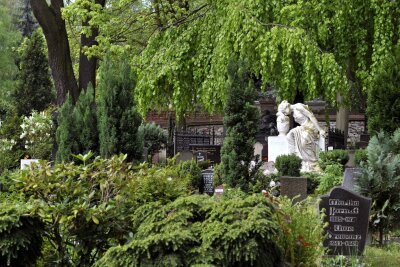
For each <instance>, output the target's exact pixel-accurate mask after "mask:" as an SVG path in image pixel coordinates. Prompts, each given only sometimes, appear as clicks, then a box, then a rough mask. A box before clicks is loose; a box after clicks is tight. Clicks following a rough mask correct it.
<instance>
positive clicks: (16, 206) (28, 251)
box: [0, 192, 44, 266]
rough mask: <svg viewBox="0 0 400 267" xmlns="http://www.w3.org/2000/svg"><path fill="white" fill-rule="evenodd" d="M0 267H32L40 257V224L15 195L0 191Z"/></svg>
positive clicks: (20, 196) (42, 225)
mask: <svg viewBox="0 0 400 267" xmlns="http://www.w3.org/2000/svg"><path fill="white" fill-rule="evenodd" d="M0 203H1V205H0V248H1V250H0V251H1V253H0V266H35V262H36V260H37V259H38V257H39V256H40V255H41V248H42V244H43V233H44V223H43V222H42V221H41V220H40V218H39V217H38V216H35V215H33V216H32V215H30V207H29V204H28V203H26V202H25V200H24V198H23V196H22V195H20V194H18V193H11V194H7V193H1V192H0Z"/></svg>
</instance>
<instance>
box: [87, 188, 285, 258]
mask: <svg viewBox="0 0 400 267" xmlns="http://www.w3.org/2000/svg"><path fill="white" fill-rule="evenodd" d="M235 191H236V190H235ZM242 194H243V193H242ZM273 212H274V211H273V208H272V205H271V203H270V202H269V201H268V200H267V199H266V198H264V197H262V196H261V195H258V196H255V195H254V196H247V197H244V198H243V195H241V196H240V197H239V196H236V195H235V194H233V195H232V197H231V198H223V199H222V200H221V201H218V200H216V199H214V198H210V197H208V196H205V195H194V196H189V197H184V198H179V199H177V200H176V201H174V202H172V203H170V204H167V205H164V206H163V205H160V204H159V203H158V202H155V203H150V204H148V205H145V206H142V207H140V208H139V209H138V210H136V212H135V214H134V216H133V225H134V232H135V234H134V236H133V238H132V240H131V241H130V242H129V243H127V244H126V245H123V246H117V247H113V248H111V249H109V250H108V251H107V253H106V254H105V255H104V256H103V258H102V259H100V260H99V261H98V262H97V263H96V264H95V265H94V266H194V265H196V264H202V265H203V266H204V265H208V266H210V265H211V266H281V265H282V259H281V252H280V250H279V248H278V246H277V245H276V244H275V242H274V241H273V238H274V237H275V235H276V234H277V233H278V226H277V224H276V223H275V222H274V221H273V220H272V215H273Z"/></svg>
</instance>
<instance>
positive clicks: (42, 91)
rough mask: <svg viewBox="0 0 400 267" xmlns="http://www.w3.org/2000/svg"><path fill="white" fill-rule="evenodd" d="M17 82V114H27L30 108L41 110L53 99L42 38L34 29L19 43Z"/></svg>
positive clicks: (15, 96)
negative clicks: (30, 34)
mask: <svg viewBox="0 0 400 267" xmlns="http://www.w3.org/2000/svg"><path fill="white" fill-rule="evenodd" d="M20 49H21V55H20V56H21V58H20V74H19V84H18V87H17V89H16V91H15V93H14V99H15V103H16V108H17V112H18V114H19V115H25V116H27V115H29V114H30V113H31V111H32V110H36V111H43V110H44V109H46V108H47V107H48V106H49V105H50V104H51V103H52V101H53V100H54V97H55V94H54V88H53V84H52V81H51V78H50V73H49V65H48V61H47V53H46V51H45V44H44V38H43V36H42V34H41V32H39V31H35V32H34V33H33V34H32V36H31V38H29V39H28V38H26V39H25V41H24V42H23V43H22V45H21V48H20Z"/></svg>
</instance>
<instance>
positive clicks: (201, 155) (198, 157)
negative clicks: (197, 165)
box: [194, 151, 207, 162]
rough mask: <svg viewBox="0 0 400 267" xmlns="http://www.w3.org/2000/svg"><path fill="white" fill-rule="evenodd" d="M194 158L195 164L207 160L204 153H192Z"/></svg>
mask: <svg viewBox="0 0 400 267" xmlns="http://www.w3.org/2000/svg"><path fill="white" fill-rule="evenodd" d="M194 158H195V159H196V161H197V162H199V161H206V160H207V153H206V152H204V151H197V152H194Z"/></svg>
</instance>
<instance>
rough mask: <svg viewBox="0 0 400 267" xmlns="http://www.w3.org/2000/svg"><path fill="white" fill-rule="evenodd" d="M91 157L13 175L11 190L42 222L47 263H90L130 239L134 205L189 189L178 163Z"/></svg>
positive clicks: (174, 196)
mask: <svg viewBox="0 0 400 267" xmlns="http://www.w3.org/2000/svg"><path fill="white" fill-rule="evenodd" d="M92 156H93V153H89V154H87V155H81V154H80V155H77V156H76V158H77V159H78V160H80V161H81V163H80V164H76V163H61V164H56V165H55V166H54V167H51V166H50V165H49V164H48V163H47V162H45V161H42V162H40V163H39V165H37V166H36V167H33V168H31V169H29V170H26V171H21V172H20V173H19V174H18V175H15V176H13V178H14V179H13V180H15V181H16V182H15V185H13V187H14V188H15V189H14V190H20V191H21V192H22V193H23V194H24V195H25V197H26V198H29V203H30V204H31V208H30V210H29V211H30V213H32V214H34V215H36V216H39V217H40V218H41V220H42V221H43V222H45V231H46V233H48V234H47V235H46V240H48V241H50V242H51V244H52V246H51V248H48V249H49V251H48V252H47V253H48V255H45V256H43V262H44V265H45V266H48V265H49V264H50V265H51V261H56V262H57V265H60V266H65V265H71V266H91V265H92V263H93V262H94V261H95V260H96V259H97V258H98V257H101V256H102V253H103V252H104V251H105V250H107V249H108V248H109V247H111V246H113V245H119V244H123V243H125V242H126V241H127V240H128V239H130V235H131V233H130V232H131V231H132V230H131V216H132V214H133V213H134V211H135V210H136V208H138V207H140V206H142V205H144V204H147V203H151V202H155V201H157V202H158V203H160V205H164V204H166V203H169V202H171V201H173V200H175V199H177V198H178V197H180V196H185V195H186V194H188V193H189V192H190V179H189V177H188V175H181V174H180V172H179V167H178V166H176V165H167V166H165V167H163V168H160V167H149V166H148V165H147V164H142V165H140V166H134V165H132V164H131V163H126V162H125V160H126V155H120V156H114V157H112V158H111V159H101V158H99V157H97V158H95V159H92V158H91V157H92ZM8 187H10V186H8Z"/></svg>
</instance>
